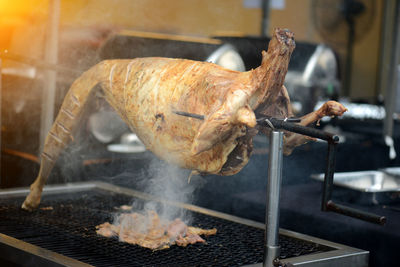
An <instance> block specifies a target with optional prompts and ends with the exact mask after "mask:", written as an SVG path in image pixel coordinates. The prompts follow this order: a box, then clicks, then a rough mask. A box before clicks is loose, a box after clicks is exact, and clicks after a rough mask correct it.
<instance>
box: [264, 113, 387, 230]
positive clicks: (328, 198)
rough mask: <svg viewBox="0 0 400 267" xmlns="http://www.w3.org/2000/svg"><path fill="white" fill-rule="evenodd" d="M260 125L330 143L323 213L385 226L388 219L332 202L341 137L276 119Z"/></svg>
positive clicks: (270, 119)
mask: <svg viewBox="0 0 400 267" xmlns="http://www.w3.org/2000/svg"><path fill="white" fill-rule="evenodd" d="M257 123H258V124H259V125H264V126H267V127H270V128H272V129H282V130H286V131H290V132H294V133H298V134H302V135H307V136H310V137H314V138H318V139H321V140H324V141H326V142H328V155H327V160H326V170H325V177H324V184H323V192H322V202H321V210H322V211H333V212H336V213H340V214H343V215H346V216H349V217H353V218H357V219H360V220H363V221H367V222H371V223H376V224H380V225H384V224H385V223H386V217H384V216H380V215H376V214H372V213H369V212H365V211H362V210H358V209H354V208H351V207H347V206H344V205H341V204H337V203H334V202H333V200H332V189H333V175H334V173H335V164H336V150H337V144H338V143H339V136H337V135H334V134H331V133H328V132H325V131H321V130H318V129H314V128H311V127H306V126H302V125H299V124H295V123H292V122H289V121H287V120H286V119H285V120H282V119H276V118H260V119H257Z"/></svg>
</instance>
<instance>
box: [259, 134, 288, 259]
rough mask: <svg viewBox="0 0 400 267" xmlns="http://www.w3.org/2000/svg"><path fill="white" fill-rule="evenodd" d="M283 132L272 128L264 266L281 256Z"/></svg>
mask: <svg viewBox="0 0 400 267" xmlns="http://www.w3.org/2000/svg"><path fill="white" fill-rule="evenodd" d="M282 151H283V132H281V131H275V130H272V131H271V134H270V137H269V156H268V157H269V158H268V182H267V203H266V204H267V206H266V215H265V225H266V229H265V248H264V249H265V254H264V262H263V267H272V266H273V261H274V260H275V259H276V258H278V257H279V253H280V247H279V243H278V237H279V198H280V192H281V182H282Z"/></svg>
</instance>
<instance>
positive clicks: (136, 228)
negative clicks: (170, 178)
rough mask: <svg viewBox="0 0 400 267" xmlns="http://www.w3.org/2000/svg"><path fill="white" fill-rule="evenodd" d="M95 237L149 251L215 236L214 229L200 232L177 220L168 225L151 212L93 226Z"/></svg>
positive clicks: (183, 245)
mask: <svg viewBox="0 0 400 267" xmlns="http://www.w3.org/2000/svg"><path fill="white" fill-rule="evenodd" d="M96 229H97V230H96V232H97V234H99V235H101V236H104V237H119V240H120V241H122V242H126V243H130V244H134V245H139V246H142V247H145V248H150V249H153V250H159V249H166V248H169V247H170V246H172V245H175V244H176V245H178V246H182V247H186V246H187V245H189V244H195V243H205V242H206V241H205V240H204V239H203V238H201V237H200V235H205V236H209V235H215V234H216V233H217V229H215V228H213V229H201V228H197V227H191V226H187V225H186V224H185V223H184V222H183V221H182V220H181V219H179V218H177V219H175V220H174V221H172V222H169V221H164V220H161V219H160V217H159V216H158V214H157V213H156V212H155V211H149V212H148V213H147V214H146V215H143V214H140V213H136V212H135V213H130V214H121V215H120V216H119V217H118V218H117V220H116V222H115V223H114V224H110V223H109V222H105V223H103V224H100V225H98V226H96Z"/></svg>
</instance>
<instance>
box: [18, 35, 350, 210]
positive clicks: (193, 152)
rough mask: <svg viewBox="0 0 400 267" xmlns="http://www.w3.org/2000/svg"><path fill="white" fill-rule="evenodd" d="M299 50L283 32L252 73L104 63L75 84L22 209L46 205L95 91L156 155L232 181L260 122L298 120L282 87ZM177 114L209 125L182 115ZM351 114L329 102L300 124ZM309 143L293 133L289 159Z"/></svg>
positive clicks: (203, 65) (185, 63) (166, 62)
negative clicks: (46, 193)
mask: <svg viewBox="0 0 400 267" xmlns="http://www.w3.org/2000/svg"><path fill="white" fill-rule="evenodd" d="M294 47H295V43H294V39H293V33H291V32H290V31H288V30H282V29H277V30H275V33H274V35H273V37H272V39H271V41H270V43H269V47H268V52H265V51H263V52H262V62H261V66H259V67H258V68H256V69H254V70H250V71H248V72H238V71H232V70H228V69H224V68H222V67H220V66H218V65H215V64H212V63H208V62H198V61H192V60H185V59H172V58H137V59H134V60H105V61H102V62H100V63H99V64H97V65H96V66H94V67H92V68H91V69H89V70H88V71H86V72H85V73H84V74H82V76H81V77H80V78H78V79H77V80H76V81H75V82H74V83H73V84H72V86H71V88H70V90H69V92H68V93H67V95H66V97H65V99H64V102H63V104H62V106H61V109H60V111H59V113H58V116H57V118H56V120H55V122H54V124H53V126H52V128H51V130H50V132H49V134H48V136H47V138H46V140H45V144H44V149H43V152H42V156H41V165H40V171H39V174H38V177H37V178H36V180H35V182H34V183H33V184H32V185H31V192H30V194H29V195H28V196H27V198H26V200H25V202H24V203H23V205H22V207H23V208H24V209H27V210H32V209H34V208H36V207H37V206H38V205H39V202H40V197H41V192H42V188H43V186H44V184H45V182H46V180H47V177H48V176H49V174H50V172H51V169H52V168H53V166H54V164H55V162H56V160H57V158H58V157H59V154H60V153H61V151H63V149H64V148H65V146H66V145H67V144H68V143H69V142H70V140H72V136H73V133H74V131H75V130H76V128H77V126H78V120H79V118H80V116H81V115H82V113H83V111H84V108H85V106H86V103H87V102H88V101H89V99H90V98H91V97H90V96H91V95H92V92H93V88H95V85H97V84H99V85H100V87H101V90H102V91H103V93H104V95H105V99H106V100H107V101H108V102H109V103H110V105H111V106H112V107H113V108H114V109H115V110H116V111H117V113H118V114H119V115H120V116H121V118H122V119H123V120H124V121H125V122H126V123H127V124H128V125H129V127H130V128H131V130H132V131H133V132H135V133H136V134H137V136H138V137H139V138H140V140H141V141H142V142H143V143H144V144H145V146H146V148H147V149H149V150H151V151H152V152H153V153H154V154H155V155H157V156H158V157H160V158H161V159H164V160H166V161H168V162H170V163H173V164H176V165H178V166H180V167H182V168H187V169H191V170H193V173H201V174H217V175H233V174H236V173H237V172H239V171H240V170H241V169H242V168H243V167H244V166H245V165H246V164H247V162H248V161H249V157H250V153H251V151H252V138H253V136H254V135H255V134H257V132H258V129H257V127H256V117H257V116H273V117H277V118H285V117H290V116H292V115H293V114H292V112H291V109H290V100H289V96H288V93H287V91H286V88H285V87H284V86H283V82H284V79H285V75H286V72H287V69H288V64H289V59H290V56H291V54H292V51H293V49H294ZM176 111H180V112H187V113H191V114H199V115H202V116H204V119H203V120H201V119H198V118H191V117H185V116H180V115H178V114H177V113H176ZM345 111H346V109H345V108H344V107H343V106H342V105H341V104H339V103H337V102H334V101H330V102H327V103H326V104H325V105H324V106H323V107H321V109H319V110H317V111H315V112H312V113H310V114H307V115H305V116H304V117H302V118H301V122H300V124H301V125H308V124H310V123H312V122H314V121H317V120H319V119H321V118H322V117H324V116H340V115H342V113H343V112H345ZM306 141H307V138H305V137H304V136H302V135H298V134H291V133H286V137H285V153H286V154H288V153H290V152H291V150H292V149H293V148H294V147H295V146H297V145H300V144H302V143H304V142H306Z"/></svg>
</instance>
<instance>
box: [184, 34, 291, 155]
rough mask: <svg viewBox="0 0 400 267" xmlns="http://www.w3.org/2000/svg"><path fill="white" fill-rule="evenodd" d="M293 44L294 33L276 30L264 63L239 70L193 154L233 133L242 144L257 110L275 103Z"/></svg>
mask: <svg viewBox="0 0 400 267" xmlns="http://www.w3.org/2000/svg"><path fill="white" fill-rule="evenodd" d="M294 47H295V43H294V40H293V33H291V32H290V31H288V30H282V29H276V30H275V33H274V35H273V37H272V39H271V41H270V43H269V46H268V52H265V51H263V52H262V62H261V66H260V67H258V68H257V69H255V70H251V71H248V72H244V73H241V74H239V75H238V76H237V78H235V81H234V82H233V83H232V84H231V88H230V89H229V90H227V92H226V94H225V96H224V98H223V100H222V101H221V102H220V106H219V107H218V108H217V109H215V111H214V112H213V113H211V114H208V116H207V117H206V118H205V121H204V122H203V124H202V125H201V126H200V128H199V131H198V133H197V135H196V137H195V139H194V141H193V145H192V147H191V152H192V154H194V155H196V154H199V153H201V152H203V151H206V150H209V149H211V148H212V147H213V146H214V145H215V144H217V143H219V142H223V141H224V140H227V139H228V138H229V137H230V136H232V134H234V135H235V137H236V138H237V139H236V141H237V142H238V145H240V144H241V142H240V140H238V138H242V137H243V136H245V135H246V133H247V129H248V128H254V127H255V126H256V116H255V113H254V110H256V109H257V108H258V107H259V106H260V105H261V106H264V105H274V104H275V103H274V100H275V99H276V98H277V97H278V95H279V93H280V91H281V89H282V86H283V82H284V79H285V75H286V73H287V68H288V64H289V60H290V56H291V53H292V52H293V49H294ZM246 139H248V138H246ZM249 142H251V140H248V141H246V143H247V145H248V144H249ZM242 144H243V142H242Z"/></svg>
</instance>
